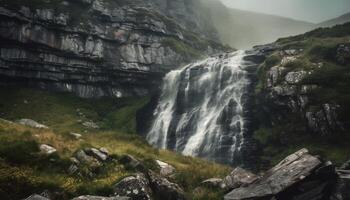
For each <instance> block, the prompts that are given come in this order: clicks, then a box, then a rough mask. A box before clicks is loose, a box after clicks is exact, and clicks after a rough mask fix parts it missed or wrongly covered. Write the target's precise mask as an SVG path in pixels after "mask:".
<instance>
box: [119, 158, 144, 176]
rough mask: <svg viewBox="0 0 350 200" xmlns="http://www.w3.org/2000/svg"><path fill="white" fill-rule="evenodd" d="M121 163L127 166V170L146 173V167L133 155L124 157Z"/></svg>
mask: <svg viewBox="0 0 350 200" xmlns="http://www.w3.org/2000/svg"><path fill="white" fill-rule="evenodd" d="M119 162H120V163H122V164H123V165H125V166H126V167H127V168H131V169H134V170H138V171H141V172H144V171H145V169H146V167H145V166H144V165H143V164H142V163H141V162H140V161H139V160H137V159H136V158H134V157H133V156H131V155H124V156H123V157H122V158H121V159H120V160H119Z"/></svg>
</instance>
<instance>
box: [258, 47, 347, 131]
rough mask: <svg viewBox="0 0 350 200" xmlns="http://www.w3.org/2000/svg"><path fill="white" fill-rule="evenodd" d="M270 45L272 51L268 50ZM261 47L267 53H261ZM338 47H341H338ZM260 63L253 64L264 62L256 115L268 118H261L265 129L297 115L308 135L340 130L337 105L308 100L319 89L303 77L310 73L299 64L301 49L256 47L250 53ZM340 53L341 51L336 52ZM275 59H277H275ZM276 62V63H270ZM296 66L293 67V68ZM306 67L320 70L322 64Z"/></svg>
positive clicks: (260, 76) (341, 127) (312, 64)
mask: <svg viewBox="0 0 350 200" xmlns="http://www.w3.org/2000/svg"><path fill="white" fill-rule="evenodd" d="M271 46H273V47H274V48H271ZM265 48H268V49H272V50H271V51H263V50H264V49H265ZM339 48H341V49H342V48H343V49H344V48H345V47H344V46H341V47H339ZM253 51H255V54H256V56H255V57H257V56H259V58H264V59H261V60H258V59H255V60H254V61H255V62H264V61H265V62H264V63H263V64H262V65H261V66H260V67H261V68H260V69H259V70H260V72H259V73H260V75H259V82H260V83H259V84H260V86H259V87H260V88H259V90H256V91H258V92H256V98H257V99H259V101H258V103H259V105H257V106H259V107H260V108H262V109H260V110H259V111H258V112H260V113H264V114H263V115H265V116H266V115H267V116H269V117H268V119H266V120H265V119H262V120H260V121H262V122H263V123H265V122H264V121H266V122H267V123H265V124H264V125H265V126H273V125H276V124H281V123H284V122H283V120H285V119H286V118H288V117H290V116H294V115H296V116H298V117H299V120H298V121H299V122H300V121H301V122H302V123H303V124H304V125H305V127H304V128H305V129H307V130H308V131H309V132H311V133H315V134H318V135H320V136H329V135H332V133H335V132H337V131H341V130H343V124H342V122H341V121H340V118H339V111H340V110H341V109H342V108H341V107H340V105H338V104H336V103H334V102H329V103H323V104H322V105H319V103H318V102H317V101H316V100H314V99H312V95H313V93H314V92H316V91H318V90H319V89H320V86H319V85H317V84H315V83H311V82H308V81H307V78H308V77H309V76H311V75H312V74H313V73H314V70H311V69H309V68H306V67H304V68H303V67H302V66H300V67H298V65H303V64H302V63H301V62H302V59H303V58H302V56H303V52H304V50H303V49H293V48H291V49H286V48H283V47H280V46H278V44H277V43H276V44H273V45H271V44H270V45H266V46H258V47H255V49H254V50H253ZM337 52H343V50H339V49H338V50H337ZM276 57H278V58H276ZM268 59H270V60H272V59H276V60H277V61H270V60H268ZM268 62H275V63H273V66H269V67H268V66H266V65H267V64H266V63H268ZM294 65H295V66H296V67H293V66H294ZM310 65H311V67H310V68H316V69H320V68H322V67H323V63H311V64H310Z"/></svg>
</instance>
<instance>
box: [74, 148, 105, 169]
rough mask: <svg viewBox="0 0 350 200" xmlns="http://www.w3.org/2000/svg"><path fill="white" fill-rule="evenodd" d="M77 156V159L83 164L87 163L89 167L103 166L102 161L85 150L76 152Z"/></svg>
mask: <svg viewBox="0 0 350 200" xmlns="http://www.w3.org/2000/svg"><path fill="white" fill-rule="evenodd" d="M75 157H76V158H77V160H79V162H80V163H82V164H86V165H88V166H89V167H92V168H97V167H100V166H101V163H100V162H99V161H98V160H97V159H96V158H94V157H92V156H89V155H88V154H86V152H85V151H83V150H80V151H78V152H77V153H76V154H75Z"/></svg>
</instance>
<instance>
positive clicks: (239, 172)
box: [221, 167, 258, 190]
mask: <svg viewBox="0 0 350 200" xmlns="http://www.w3.org/2000/svg"><path fill="white" fill-rule="evenodd" d="M257 179H258V176H257V175H255V174H253V173H251V172H249V171H247V170H245V169H242V168H240V167H237V168H235V169H234V170H233V171H232V172H231V173H230V174H229V175H228V176H226V177H225V178H224V179H223V181H222V183H221V188H225V189H230V190H232V189H234V188H238V187H240V186H246V185H249V184H251V183H253V182H254V181H256V180H257Z"/></svg>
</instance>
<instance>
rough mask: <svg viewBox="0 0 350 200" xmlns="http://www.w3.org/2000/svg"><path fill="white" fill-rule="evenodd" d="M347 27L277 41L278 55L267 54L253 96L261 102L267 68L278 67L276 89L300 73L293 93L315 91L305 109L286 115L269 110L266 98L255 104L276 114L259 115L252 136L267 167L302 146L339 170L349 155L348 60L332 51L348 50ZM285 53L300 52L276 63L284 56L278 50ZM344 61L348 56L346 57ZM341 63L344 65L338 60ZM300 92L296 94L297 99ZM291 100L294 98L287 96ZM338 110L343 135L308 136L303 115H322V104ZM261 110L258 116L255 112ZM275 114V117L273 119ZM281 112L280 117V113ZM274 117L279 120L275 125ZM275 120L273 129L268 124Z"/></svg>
mask: <svg viewBox="0 0 350 200" xmlns="http://www.w3.org/2000/svg"><path fill="white" fill-rule="evenodd" d="M349 31H350V23H348V24H345V25H340V26H335V27H333V28H320V29H316V30H314V31H311V32H308V33H305V34H302V35H298V36H295V37H288V38H283V39H279V40H278V41H277V42H276V43H277V45H278V46H279V48H278V50H277V51H275V52H274V53H273V54H272V55H270V56H269V57H268V58H267V59H266V61H265V62H264V63H263V64H262V65H261V66H260V69H259V80H260V81H259V83H258V85H257V87H256V93H257V96H260V97H262V96H263V95H264V94H266V92H268V91H269V88H268V86H267V81H266V80H267V76H268V71H269V70H270V69H271V67H274V66H279V67H283V68H284V69H283V70H284V71H283V73H282V74H281V77H280V78H279V80H277V82H278V83H277V85H279V86H283V85H284V84H285V82H284V80H285V79H284V77H283V76H285V75H286V74H287V73H288V72H292V71H293V72H295V71H305V72H306V73H307V76H306V77H305V78H304V79H303V80H302V81H301V82H299V83H298V84H296V88H300V87H301V86H302V85H313V86H315V87H316V88H317V89H315V90H313V91H312V92H310V93H309V94H307V98H308V105H307V107H306V108H303V109H302V111H298V112H290V111H288V110H286V109H285V110H283V111H281V110H280V108H276V107H277V106H276V105H271V104H272V103H271V101H272V100H271V98H270V99H269V98H266V96H265V97H262V98H259V99H258V100H257V103H258V104H259V105H260V108H262V107H261V105H264V106H265V107H269V108H270V109H271V108H272V109H275V111H276V112H275V113H270V114H269V115H266V113H265V114H261V115H260V116H259V115H258V116H259V118H260V121H261V125H260V129H258V130H257V131H256V133H255V137H256V139H258V140H259V141H260V143H261V144H262V147H263V153H262V157H263V159H265V160H267V161H269V162H270V163H271V164H273V163H276V162H277V161H278V160H279V159H281V158H283V157H284V156H286V155H288V154H289V153H291V152H293V151H295V150H297V149H299V148H302V147H307V148H309V149H310V150H311V151H312V152H313V153H315V154H319V155H322V156H324V157H325V158H327V159H330V160H331V161H333V162H334V163H335V164H337V165H340V164H342V163H343V162H344V161H346V160H347V159H349V155H350V146H349V142H350V132H349V124H350V115H349V113H350V105H349V102H350V93H349V91H350V63H349V60H346V59H349V58H345V57H346V55H345V57H344V58H341V57H342V56H340V55H339V54H338V53H337V52H338V49H339V47H340V45H345V46H346V45H349V41H350V32H349ZM290 49H297V50H299V49H301V50H302V52H301V53H300V54H298V55H297V56H296V59H295V60H294V61H292V62H288V63H286V64H284V65H283V64H280V63H281V60H282V59H283V56H281V51H283V50H290ZM348 56H349V55H348ZM344 59H345V62H343V60H344ZM298 93H300V90H298V92H297V94H296V95H297V96H296V98H298V97H299V96H298V95H299V94H298ZM284 98H285V99H283V98H282V97H281V99H280V101H282V102H283V101H285V102H286V101H288V98H287V97H284ZM291 98H292V99H293V98H295V97H291ZM324 104H332V105H339V106H340V108H341V109H340V110H339V112H337V115H338V120H340V121H341V122H342V124H343V129H342V130H336V131H333V132H332V134H330V135H321V134H320V133H312V132H311V131H310V130H309V129H308V128H307V121H306V119H305V117H303V116H305V113H306V112H314V111H316V112H317V111H319V110H322V109H323V108H322V105H324ZM262 110H263V109H260V110H259V111H257V113H259V112H260V111H262ZM276 113H279V114H280V115H277V114H276ZM281 113H282V114H281ZM277 116H282V117H279V118H280V119H278V120H276V118H278V117H277ZM273 118H275V121H274V122H273V125H271V124H269V123H271V119H272V120H273Z"/></svg>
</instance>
